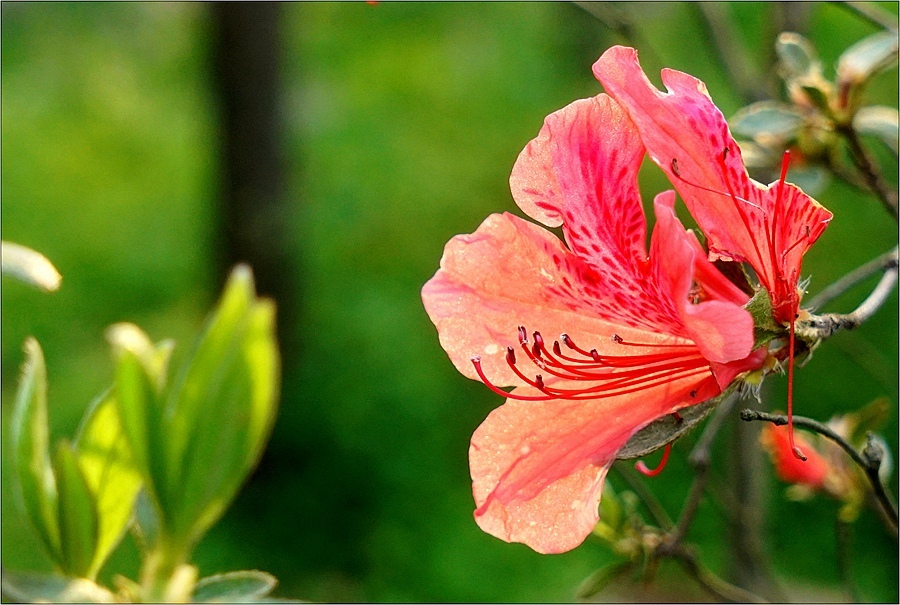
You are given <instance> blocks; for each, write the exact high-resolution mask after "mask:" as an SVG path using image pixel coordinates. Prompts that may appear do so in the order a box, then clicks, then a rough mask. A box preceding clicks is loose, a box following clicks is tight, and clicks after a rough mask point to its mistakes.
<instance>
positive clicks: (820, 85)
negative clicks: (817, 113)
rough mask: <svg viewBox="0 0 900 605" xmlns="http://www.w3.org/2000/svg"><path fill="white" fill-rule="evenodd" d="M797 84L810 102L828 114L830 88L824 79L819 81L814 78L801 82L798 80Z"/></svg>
mask: <svg viewBox="0 0 900 605" xmlns="http://www.w3.org/2000/svg"><path fill="white" fill-rule="evenodd" d="M798 85H799V87H800V89H801V90H802V91H803V92H804V93H805V94H806V98H807V99H808V100H809V102H810V103H812V104H813V105H814V106H816V107H817V108H819V109H820V110H822V111H823V112H825V114H826V115H828V114H830V112H831V107H830V105H829V103H828V96H829V94H830V90H829V87H828V86H827V83H826V82H825V81H824V80H822V81H821V82H820V81H815V80H810V81H803V82H800V81H798Z"/></svg>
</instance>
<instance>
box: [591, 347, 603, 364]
mask: <svg viewBox="0 0 900 605" xmlns="http://www.w3.org/2000/svg"><path fill="white" fill-rule="evenodd" d="M590 353H591V359H593V360H594V361H598V362H599V361H603V358H602V357H600V353H598V352H597V349H591V351H590Z"/></svg>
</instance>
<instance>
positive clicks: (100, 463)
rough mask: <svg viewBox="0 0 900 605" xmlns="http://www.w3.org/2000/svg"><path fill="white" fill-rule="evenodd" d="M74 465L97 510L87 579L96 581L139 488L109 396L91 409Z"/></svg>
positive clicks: (82, 429) (113, 402)
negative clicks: (80, 473) (95, 529)
mask: <svg viewBox="0 0 900 605" xmlns="http://www.w3.org/2000/svg"><path fill="white" fill-rule="evenodd" d="M75 449H76V451H77V453H78V462H79V464H80V466H81V470H82V472H83V473H84V478H85V481H86V482H87V485H88V488H89V489H90V491H91V493H92V494H93V497H94V501H95V503H96V509H97V545H96V549H95V551H94V558H93V560H92V561H91V565H90V568H89V570H88V574H87V577H88V578H93V577H96V574H97V572H98V571H99V570H100V568H101V567H102V566H103V563H104V562H105V561H106V558H107V557H108V556H109V554H110V553H111V552H112V550H113V548H115V546H116V544H118V543H119V540H120V539H121V538H122V534H123V533H124V532H125V530H126V529H127V527H128V524H129V523H130V522H131V518H132V511H133V509H134V500H135V497H136V496H137V492H138V490H139V489H140V487H141V479H140V475H139V474H138V472H137V469H136V468H135V466H134V462H133V460H132V458H131V451H130V450H129V448H128V441H127V439H126V437H125V433H124V431H123V429H122V423H121V422H120V420H119V413H118V410H117V404H116V401H115V399H114V397H113V395H112V393H111V392H108V393H106V394H105V395H102V396H101V397H100V398H99V399H98V400H97V401H96V402H95V403H94V404H93V406H92V407H91V409H90V411H89V412H88V414H87V415H86V417H85V420H84V423H83V425H82V427H81V430H80V431H79V435H78V437H77V439H76V444H75Z"/></svg>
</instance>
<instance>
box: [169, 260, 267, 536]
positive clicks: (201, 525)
mask: <svg viewBox="0 0 900 605" xmlns="http://www.w3.org/2000/svg"><path fill="white" fill-rule="evenodd" d="M278 387H279V357H278V346H277V342H276V340H275V308H274V305H273V304H272V303H271V301H266V300H260V299H257V298H256V297H255V294H254V288H253V278H252V275H251V273H250V270H249V269H248V268H246V267H238V268H236V269H235V270H234V272H233V273H232V276H231V278H230V279H229V281H228V284H227V285H226V288H225V292H224V294H223V295H222V298H221V300H220V302H219V305H218V306H217V308H216V310H215V311H214V313H213V314H212V317H211V318H210V320H209V322H208V324H207V327H206V329H205V330H204V332H203V334H202V335H201V337H200V339H199V342H198V344H197V346H196V349H195V352H194V354H193V356H192V357H191V358H190V359H189V360H188V361H187V362H186V364H185V366H184V367H183V368H182V371H181V372H180V380H179V381H178V383H177V385H176V386H175V387H174V388H173V389H172V391H171V393H170V398H169V400H168V402H167V410H166V418H167V419H168V420H170V422H169V423H168V425H167V428H166V432H165V435H166V439H167V441H168V443H167V452H168V455H169V459H168V466H167V468H171V469H178V470H179V471H180V472H176V473H173V475H171V476H169V477H167V479H168V481H169V489H170V490H171V491H172V492H173V493H174V492H175V490H176V489H177V495H178V500H177V506H175V508H173V510H172V516H173V518H175V519H177V529H176V534H177V535H178V536H179V537H180V538H184V539H187V540H189V541H190V540H195V539H197V538H199V536H200V535H202V533H203V532H205V531H206V530H207V529H208V528H209V527H210V526H211V525H212V524H213V523H214V522H215V521H216V520H217V519H218V518H219V517H220V516H221V514H222V513H223V512H224V510H225V509H226V508H227V506H228V504H230V502H231V500H232V499H233V497H234V495H235V494H236V492H237V490H238V488H239V487H240V485H241V484H242V483H243V481H244V480H245V479H246V477H247V475H248V474H249V472H250V470H251V469H252V468H253V467H254V466H255V465H256V463H257V462H258V461H259V458H260V456H261V455H262V451H263V447H264V446H265V443H266V440H267V439H268V435H269V433H270V431H271V428H272V424H273V422H274V419H275V412H276V406H277V397H278Z"/></svg>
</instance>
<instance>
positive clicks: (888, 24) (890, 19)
mask: <svg viewBox="0 0 900 605" xmlns="http://www.w3.org/2000/svg"><path fill="white" fill-rule="evenodd" d="M840 6H843V7H844V8H847V9H850V11H851V12H853V13H855V14H856V15H858V16H860V17H862V18H864V19H866V20H867V21H869V22H871V23H874V24H875V25H877V26H879V27H883V28H885V29H897V15H895V14H892V13H889V12H887V11H883V10H881V9H880V8H878V5H877V4H875V3H874V2H841V3H840Z"/></svg>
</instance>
